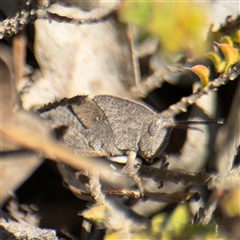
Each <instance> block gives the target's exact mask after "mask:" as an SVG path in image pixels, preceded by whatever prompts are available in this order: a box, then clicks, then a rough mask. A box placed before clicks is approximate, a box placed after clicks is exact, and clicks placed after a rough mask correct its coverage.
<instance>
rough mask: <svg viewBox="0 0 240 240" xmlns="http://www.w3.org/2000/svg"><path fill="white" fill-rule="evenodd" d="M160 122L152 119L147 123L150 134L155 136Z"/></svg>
mask: <svg viewBox="0 0 240 240" xmlns="http://www.w3.org/2000/svg"><path fill="white" fill-rule="evenodd" d="M159 127H160V123H159V122H158V121H152V122H151V123H150V124H149V127H148V132H149V134H150V136H155V135H156V134H157V133H158V131H159Z"/></svg>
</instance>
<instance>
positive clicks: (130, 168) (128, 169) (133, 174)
mask: <svg viewBox="0 0 240 240" xmlns="http://www.w3.org/2000/svg"><path fill="white" fill-rule="evenodd" d="M127 156H128V159H127V162H126V165H125V167H124V168H123V169H122V173H124V174H126V175H127V176H129V177H130V178H131V179H132V180H133V181H134V182H135V183H136V184H137V186H138V189H139V191H140V196H141V197H142V196H143V195H144V190H143V186H142V180H141V178H140V177H139V176H138V173H137V170H136V169H135V167H134V160H135V159H136V156H137V153H136V152H134V151H128V152H127Z"/></svg>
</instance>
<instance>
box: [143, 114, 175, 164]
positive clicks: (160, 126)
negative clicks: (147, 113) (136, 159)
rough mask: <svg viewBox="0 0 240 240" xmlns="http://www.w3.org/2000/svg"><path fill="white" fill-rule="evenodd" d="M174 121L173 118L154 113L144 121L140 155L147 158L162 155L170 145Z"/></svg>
mask: <svg viewBox="0 0 240 240" xmlns="http://www.w3.org/2000/svg"><path fill="white" fill-rule="evenodd" d="M173 126H174V122H173V119H172V118H167V117H163V116H159V115H154V116H152V117H151V118H148V119H146V120H145V121H144V123H143V128H142V135H141V138H140V142H139V155H140V156H141V157H143V158H144V159H146V160H151V159H152V158H153V157H155V156H160V155H161V153H163V151H164V149H165V148H166V146H167V145H168V141H169V137H170V134H171V131H172V127H173Z"/></svg>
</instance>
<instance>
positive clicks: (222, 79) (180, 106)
mask: <svg viewBox="0 0 240 240" xmlns="http://www.w3.org/2000/svg"><path fill="white" fill-rule="evenodd" d="M239 76H240V64H239V63H238V64H237V65H235V66H234V67H233V68H232V69H230V70H229V71H228V72H226V73H224V74H221V75H220V76H219V77H218V78H216V79H215V80H213V81H212V82H209V83H208V84H207V86H206V87H204V88H203V89H202V90H200V91H198V92H195V93H193V94H191V95H190V96H188V97H183V98H181V100H180V101H179V102H177V103H176V104H173V105H171V106H170V107H169V108H168V109H167V110H165V111H163V112H161V114H162V115H164V116H167V117H173V116H175V115H177V114H179V113H181V112H186V111H187V107H189V106H190V105H192V104H194V103H195V102H196V101H197V100H198V99H199V98H200V97H201V96H203V95H205V94H207V93H209V92H210V91H212V90H214V89H216V88H219V87H220V86H223V85H225V84H226V83H227V82H229V81H234V80H235V79H237V78H238V77H239Z"/></svg>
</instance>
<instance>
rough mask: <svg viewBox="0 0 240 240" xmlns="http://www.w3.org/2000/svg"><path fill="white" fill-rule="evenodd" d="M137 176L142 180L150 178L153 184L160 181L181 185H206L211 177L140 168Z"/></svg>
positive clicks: (206, 174) (201, 174) (200, 174)
mask: <svg viewBox="0 0 240 240" xmlns="http://www.w3.org/2000/svg"><path fill="white" fill-rule="evenodd" d="M138 174H139V176H141V177H143V178H151V179H153V180H154V181H155V182H158V183H160V182H161V181H170V182H172V183H176V184H177V183H179V182H181V183H183V184H189V183H191V184H201V185H207V184H208V182H209V181H210V179H211V178H212V176H211V175H210V174H208V173H204V172H200V173H187V172H181V171H171V170H164V169H158V168H154V167H146V166H141V168H140V169H139V171H138Z"/></svg>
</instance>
